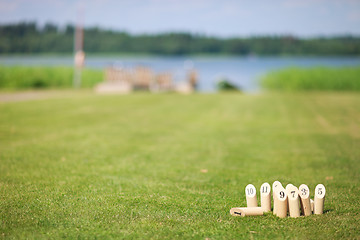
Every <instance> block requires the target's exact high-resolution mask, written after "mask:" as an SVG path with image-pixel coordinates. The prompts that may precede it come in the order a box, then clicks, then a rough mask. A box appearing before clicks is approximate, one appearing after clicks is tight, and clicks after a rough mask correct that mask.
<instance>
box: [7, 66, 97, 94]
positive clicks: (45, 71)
mask: <svg viewBox="0 0 360 240" xmlns="http://www.w3.org/2000/svg"><path fill="white" fill-rule="evenodd" d="M73 72H74V69H73V68H71V67H43V66H42V67H40V66H36V67H25V66H0V89H35V88H70V87H72V86H73V74H74V73H73ZM102 80H103V72H102V71H101V70H94V69H84V70H83V71H82V81H81V86H82V87H93V86H94V85H95V84H97V83H99V82H101V81H102Z"/></svg>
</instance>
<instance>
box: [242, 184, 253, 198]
mask: <svg viewBox="0 0 360 240" xmlns="http://www.w3.org/2000/svg"><path fill="white" fill-rule="evenodd" d="M245 194H246V195H247V196H249V197H253V196H255V195H256V188H255V187H254V185H252V184H249V185H247V186H246V188H245Z"/></svg>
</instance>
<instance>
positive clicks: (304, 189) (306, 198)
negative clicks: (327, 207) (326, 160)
mask: <svg viewBox="0 0 360 240" xmlns="http://www.w3.org/2000/svg"><path fill="white" fill-rule="evenodd" d="M299 196H300V205H301V212H302V214H303V215H304V216H310V215H311V213H312V211H311V204H310V190H309V187H308V186H307V185H305V184H301V185H300V186H299Z"/></svg>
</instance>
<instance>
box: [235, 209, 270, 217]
mask: <svg viewBox="0 0 360 240" xmlns="http://www.w3.org/2000/svg"><path fill="white" fill-rule="evenodd" d="M230 214H231V215H233V216H236V217H245V216H261V215H264V209H263V208H262V207H237V208H232V209H230Z"/></svg>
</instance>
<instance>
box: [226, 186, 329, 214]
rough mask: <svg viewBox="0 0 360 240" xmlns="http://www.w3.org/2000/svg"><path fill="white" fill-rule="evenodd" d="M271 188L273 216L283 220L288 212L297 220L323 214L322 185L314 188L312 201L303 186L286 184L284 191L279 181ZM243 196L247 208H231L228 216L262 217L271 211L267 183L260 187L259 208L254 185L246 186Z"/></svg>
mask: <svg viewBox="0 0 360 240" xmlns="http://www.w3.org/2000/svg"><path fill="white" fill-rule="evenodd" d="M272 186H273V192H272V195H273V202H274V203H273V213H274V215H276V216H278V217H280V218H285V217H287V215H288V212H289V216H290V217H293V218H297V217H300V216H301V215H303V216H310V215H311V214H312V213H314V214H323V212H324V201H325V193H326V190H325V186H324V185H323V184H318V185H317V186H316V188H315V197H314V200H312V199H310V190H309V187H308V186H307V185H305V184H301V185H300V186H299V188H297V187H296V186H294V185H293V184H288V185H287V186H286V189H285V188H284V187H283V186H282V184H281V183H280V182H279V181H275V182H274V183H273V185H272ZM245 196H246V204H247V207H235V208H231V209H230V214H231V215H232V216H237V217H245V216H261V215H264V212H269V211H271V187H270V184H269V183H263V184H262V185H261V187H260V200H261V207H258V203H257V198H256V188H255V186H254V185H252V184H248V185H247V186H246V188H245ZM300 210H301V211H300Z"/></svg>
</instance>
